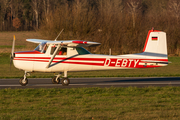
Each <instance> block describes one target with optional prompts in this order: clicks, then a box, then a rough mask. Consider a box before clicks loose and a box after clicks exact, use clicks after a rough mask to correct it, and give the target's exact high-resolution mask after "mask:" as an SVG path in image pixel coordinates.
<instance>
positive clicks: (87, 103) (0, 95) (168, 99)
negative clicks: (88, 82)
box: [0, 87, 180, 120]
mask: <svg viewBox="0 0 180 120" xmlns="http://www.w3.org/2000/svg"><path fill="white" fill-rule="evenodd" d="M179 94H180V87H147V88H136V87H128V88H121V87H120V88H114V87H111V88H71V89H58V88H52V89H1V90H0V106H1V107H0V119H14V120H16V119H29V120H31V119H129V120H130V119H133V120H139V119H146V120H148V119H159V120H161V119H162V120H164V119H179V118H180V102H179V101H180V96H179Z"/></svg>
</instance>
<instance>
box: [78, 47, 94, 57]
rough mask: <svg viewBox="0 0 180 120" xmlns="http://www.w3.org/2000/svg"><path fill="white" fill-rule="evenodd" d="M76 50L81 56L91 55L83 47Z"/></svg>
mask: <svg viewBox="0 0 180 120" xmlns="http://www.w3.org/2000/svg"><path fill="white" fill-rule="evenodd" d="M76 50H77V52H78V54H79V55H85V54H91V53H90V52H89V51H87V50H86V49H84V48H83V47H77V48H76Z"/></svg>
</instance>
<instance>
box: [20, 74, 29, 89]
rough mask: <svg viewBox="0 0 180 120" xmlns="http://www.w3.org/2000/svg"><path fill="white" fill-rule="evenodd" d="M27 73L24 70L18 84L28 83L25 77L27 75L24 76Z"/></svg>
mask: <svg viewBox="0 0 180 120" xmlns="http://www.w3.org/2000/svg"><path fill="white" fill-rule="evenodd" d="M27 74H28V72H27V71H25V73H24V77H22V78H20V80H19V84H20V85H22V86H26V85H27V84H28V79H27V77H26V76H27Z"/></svg>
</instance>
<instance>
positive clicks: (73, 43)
mask: <svg viewBox="0 0 180 120" xmlns="http://www.w3.org/2000/svg"><path fill="white" fill-rule="evenodd" d="M26 41H28V42H33V43H42V42H46V43H47V44H60V45H61V46H67V47H90V46H97V45H100V44H101V43H98V42H91V41H83V40H68V41H51V40H42V39H26Z"/></svg>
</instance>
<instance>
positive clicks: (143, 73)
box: [0, 53, 180, 78]
mask: <svg viewBox="0 0 180 120" xmlns="http://www.w3.org/2000/svg"><path fill="white" fill-rule="evenodd" d="M9 56H10V54H9V53H1V54H0V58H1V59H0V65H1V69H0V78H20V77H22V76H23V75H24V71H19V70H18V69H16V68H15V67H14V66H13V65H12V66H11V71H10V58H9ZM169 61H171V62H172V63H170V64H169V65H168V66H166V67H160V68H150V69H132V70H109V71H83V72H68V77H172V76H173V77H174V76H180V72H179V71H180V62H179V61H180V57H169ZM53 76H54V74H53V73H36V72H35V73H31V76H28V78H50V77H53Z"/></svg>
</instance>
